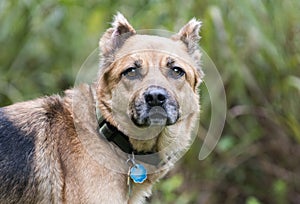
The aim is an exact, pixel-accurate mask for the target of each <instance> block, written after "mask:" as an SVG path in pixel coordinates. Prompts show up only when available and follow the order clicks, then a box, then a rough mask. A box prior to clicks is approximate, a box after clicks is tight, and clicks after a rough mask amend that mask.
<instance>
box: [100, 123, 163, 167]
mask: <svg viewBox="0 0 300 204" xmlns="http://www.w3.org/2000/svg"><path fill="white" fill-rule="evenodd" d="M99 133H100V135H102V136H104V137H105V138H106V139H107V141H109V142H113V143H114V144H115V145H117V146H118V147H119V148H120V149H121V150H122V151H123V152H125V153H127V154H134V156H135V159H137V160H140V161H142V162H144V163H148V164H151V165H154V166H158V165H159V162H160V158H159V154H158V153H155V152H138V151H136V150H135V149H134V148H133V147H132V145H131V143H130V142H129V138H128V136H126V135H125V134H124V133H122V132H121V131H119V130H118V129H117V128H116V127H114V126H112V125H111V124H110V123H108V122H107V121H106V120H102V121H99Z"/></svg>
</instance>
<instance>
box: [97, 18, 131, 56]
mask: <svg viewBox="0 0 300 204" xmlns="http://www.w3.org/2000/svg"><path fill="white" fill-rule="evenodd" d="M111 25H112V27H111V28H109V29H108V30H107V31H106V32H105V33H104V35H103V36H102V38H101V39H100V41H99V48H100V52H101V55H103V56H104V57H105V56H110V55H111V54H113V53H114V52H115V51H116V50H118V49H119V48H120V47H121V46H122V45H123V44H124V42H125V41H126V40H127V39H128V38H129V37H130V36H132V35H134V34H135V33H136V31H135V30H134V28H133V27H132V26H131V25H130V24H129V23H128V21H127V19H126V18H125V17H124V16H123V15H122V14H121V13H119V12H118V13H117V15H115V16H114V21H113V22H112V24H111Z"/></svg>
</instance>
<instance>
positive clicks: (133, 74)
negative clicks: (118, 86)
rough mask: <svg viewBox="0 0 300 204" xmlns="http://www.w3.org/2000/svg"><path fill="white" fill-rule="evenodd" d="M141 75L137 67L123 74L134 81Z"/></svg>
mask: <svg viewBox="0 0 300 204" xmlns="http://www.w3.org/2000/svg"><path fill="white" fill-rule="evenodd" d="M138 75H139V71H138V68H137V67H129V68H128V69H126V70H125V71H123V72H122V76H126V77H128V78H130V79H134V78H136V77H137V76H138Z"/></svg>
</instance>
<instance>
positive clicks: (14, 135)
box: [0, 14, 202, 204]
mask: <svg viewBox="0 0 300 204" xmlns="http://www.w3.org/2000/svg"><path fill="white" fill-rule="evenodd" d="M200 25H201V24H200V22H199V21H196V20H195V19H192V20H191V21H190V22H189V23H187V24H186V25H185V26H184V27H183V28H182V29H181V30H180V31H179V32H178V33H177V34H175V35H173V36H172V37H170V38H164V37H158V36H153V35H139V34H136V31H135V30H134V29H133V27H132V26H131V25H130V24H129V23H128V22H127V20H126V19H125V18H124V17H123V16H122V15H121V14H118V15H117V16H116V17H115V20H114V22H113V24H112V28H110V29H108V30H107V31H106V33H105V34H104V35H103V37H102V38H101V40H100V43H99V45H100V52H101V54H100V57H101V58H100V70H99V76H98V80H97V82H95V83H94V84H92V85H90V86H89V85H81V86H79V87H77V88H74V89H71V90H68V91H66V92H65V96H63V97H60V96H57V95H55V96H50V97H45V98H41V99H37V100H32V101H28V102H22V103H17V104H14V105H11V106H8V107H4V108H2V109H0V122H1V123H0V182H1V185H0V200H1V203H72V204H73V203H142V202H143V201H144V199H145V197H147V196H149V195H150V194H151V188H152V185H153V184H154V183H155V182H156V181H157V180H158V179H159V178H161V177H162V176H163V175H164V174H165V173H166V172H167V171H168V169H169V167H171V166H172V164H173V163H174V162H175V161H176V159H177V157H178V155H180V153H181V152H182V151H184V150H185V149H186V148H187V147H188V146H189V144H190V140H191V133H192V130H193V128H194V127H195V125H196V123H197V119H198V114H199V104H198V103H199V95H198V90H197V87H198V86H199V84H200V82H201V77H202V72H201V69H200V56H201V55H200V51H199V48H198V41H199V39H200V37H199V35H198V32H199V29H200ZM127 172H128V174H127Z"/></svg>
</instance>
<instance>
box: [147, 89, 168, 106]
mask: <svg viewBox="0 0 300 204" xmlns="http://www.w3.org/2000/svg"><path fill="white" fill-rule="evenodd" d="M167 95H168V94H167V91H166V90H165V89H164V88H161V87H150V88H148V90H147V91H146V92H145V101H146V103H147V104H148V105H149V106H151V107H153V106H162V105H163V104H164V103H165V102H166V100H167Z"/></svg>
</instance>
